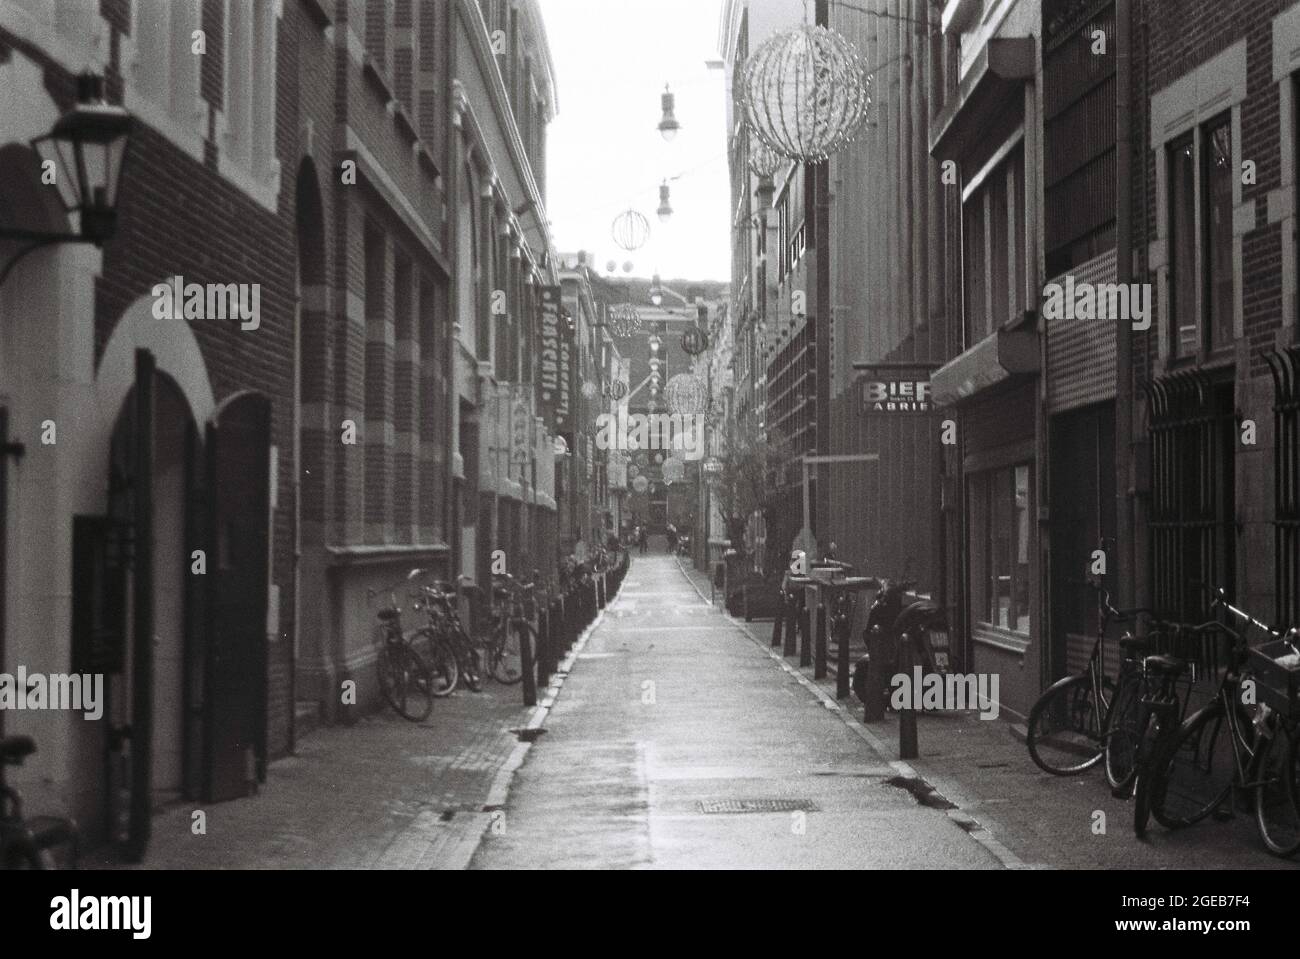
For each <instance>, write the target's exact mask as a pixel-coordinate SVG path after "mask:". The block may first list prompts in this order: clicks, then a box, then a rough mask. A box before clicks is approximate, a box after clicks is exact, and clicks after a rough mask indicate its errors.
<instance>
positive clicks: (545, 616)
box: [535, 603, 555, 686]
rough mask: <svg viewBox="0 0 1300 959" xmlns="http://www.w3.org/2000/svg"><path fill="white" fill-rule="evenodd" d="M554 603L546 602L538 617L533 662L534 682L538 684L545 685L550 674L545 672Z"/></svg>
mask: <svg viewBox="0 0 1300 959" xmlns="http://www.w3.org/2000/svg"><path fill="white" fill-rule="evenodd" d="M554 605H555V604H554V603H548V604H547V606H546V609H544V610H543V611H542V613H541V616H540V617H539V619H538V626H537V662H536V664H535V666H536V670H537V680H536V683H537V685H538V686H546V685H548V681H549V680H550V676H549V675H548V674H547V672H546V662H547V660H548V659H549V657H550V655H551V642H552V639H551V636H552V632H551V631H552V629H553V628H554V626H553V624H554V622H555V617H554V616H552V615H551V610H552V608H553V607H554Z"/></svg>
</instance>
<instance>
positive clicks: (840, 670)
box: [835, 619, 853, 699]
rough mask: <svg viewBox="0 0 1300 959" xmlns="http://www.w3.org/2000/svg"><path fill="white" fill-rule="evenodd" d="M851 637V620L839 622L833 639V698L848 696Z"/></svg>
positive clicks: (845, 697)
mask: <svg viewBox="0 0 1300 959" xmlns="http://www.w3.org/2000/svg"><path fill="white" fill-rule="evenodd" d="M852 639H853V620H852V619H850V620H849V621H848V622H847V623H840V624H839V628H838V629H837V630H836V637H835V641H836V643H837V644H838V645H837V646H836V648H835V654H836V655H835V698H836V699H848V698H849V679H850V676H849V669H850V667H849V644H850V642H851V641H852Z"/></svg>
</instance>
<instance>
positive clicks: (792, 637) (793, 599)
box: [781, 592, 803, 656]
mask: <svg viewBox="0 0 1300 959" xmlns="http://www.w3.org/2000/svg"><path fill="white" fill-rule="evenodd" d="M785 598H786V604H785V646H784V647H783V648H782V650H781V655H783V656H793V655H795V653H796V652H798V649H797V648H796V646H795V643H796V641H797V640H798V638H799V635H798V632H799V627H798V623H799V619H800V607H802V606H803V600H802V598H801V597H800V596H799V594H797V593H792V592H791V593H786V597H785Z"/></svg>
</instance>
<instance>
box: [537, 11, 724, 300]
mask: <svg viewBox="0 0 1300 959" xmlns="http://www.w3.org/2000/svg"><path fill="white" fill-rule="evenodd" d="M540 2H541V7H542V15H543V17H544V18H545V21H546V34H547V38H548V40H549V41H550V45H551V55H552V57H553V58H554V61H555V73H556V86H557V93H558V98H559V106H560V112H559V116H558V117H556V119H555V122H554V123H552V124H551V126H550V127H549V129H548V133H547V137H548V147H547V162H546V167H547V184H546V192H547V197H546V200H547V213H548V215H549V216H550V219H551V223H552V230H553V232H554V235H555V241H556V244H557V246H558V248H559V250H560V251H562V252H566V253H569V252H574V251H577V250H587V251H589V252H590V253H592V254H594V256H595V264H596V266H597V268H598V269H599V270H600V271H602V272H604V270H605V265H606V263H607V262H608V261H609V260H615V261H617V263H618V274H619V275H620V276H621V275H623V263H624V262H625V261H627V260H631V261H632V262H633V264H634V266H635V268H634V270H633V275H634V276H649V275H651V274H652V273H654V272H656V271H658V272H659V273H660V274H661V275H662V276H663V277H664V278H665V279H668V278H670V277H680V278H685V279H699V280H726V279H728V277H729V274H730V271H731V252H730V247H729V243H730V237H729V235H728V227H727V222H728V219H729V213H728V209H727V208H728V205H729V199H728V196H729V192H730V188H729V186H728V181H727V157H726V150H727V136H726V113H725V101H724V99H723V98H724V89H723V87H724V79H723V78H724V76H725V74H724V72H723V71H721V70H710V69H708V68H707V67H706V66H705V61H706V60H712V59H717V58H718V53H717V36H718V17H719V15H720V12H721V6H722V4H721V0H540ZM665 83H668V84H670V85H671V87H672V89H673V92H674V93H675V94H676V95H677V109H676V113H677V120H678V122H679V123H681V125H682V129H681V131H680V132H679V133H678V135H677V138H676V139H675V140H673V141H672V142H671V143H665V142H664V140H663V138H662V137H660V135H659V131H658V130H657V129H656V126H657V124H658V123H659V117H660V106H659V96H660V94H661V93H662V92H663V88H664V84H665ZM679 174H682V178H681V179H680V180H676V181H674V182H671V183H670V184H669V187H670V188H671V191H672V207H673V211H674V212H673V216H672V218H671V219H670V220H669V221H668V223H667V224H661V223H660V222H659V220H658V218H657V217H656V216H655V209H656V208H657V207H658V205H659V183H660V181H661V180H663V179H665V178H671V177H673V176H677V175H679ZM628 207H633V208H634V209H637V210H639V211H640V212H642V213H643V214H645V216H646V217H647V218H648V219H649V221H650V226H651V237H650V241H649V242H648V243H647V244H646V245H645V246H644V247H642V248H641V249H640V250H637V251H636V252H634V253H628V252H625V251H623V250H621V249H619V248H618V247H617V246H616V245H615V244H614V241H613V239H612V237H611V235H610V225H611V223H612V221H613V219H614V217H616V216H617V215H618V214H619V213H620V212H621V211H623V210H625V209H627V208H628Z"/></svg>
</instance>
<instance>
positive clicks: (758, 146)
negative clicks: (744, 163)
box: [749, 136, 788, 180]
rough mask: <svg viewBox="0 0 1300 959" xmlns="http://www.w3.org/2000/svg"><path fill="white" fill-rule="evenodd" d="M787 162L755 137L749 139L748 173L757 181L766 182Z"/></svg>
mask: <svg viewBox="0 0 1300 959" xmlns="http://www.w3.org/2000/svg"><path fill="white" fill-rule="evenodd" d="M787 162H788V161H787V160H786V158H785V157H783V156H781V154H779V153H777V152H776V151H775V150H773V149H772V148H771V147H770V146H768V145H767V144H766V143H764V142H763V141H762V140H760V139H759V138H758V137H757V136H752V137H750V138H749V171H750V172H751V173H753V174H754V176H756V177H758V178H759V179H762V180H766V179H769V178H770V177H772V176H774V175H775V174H776V171H777V170H779V169H781V166H782V165H783V164H785V163H787Z"/></svg>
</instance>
